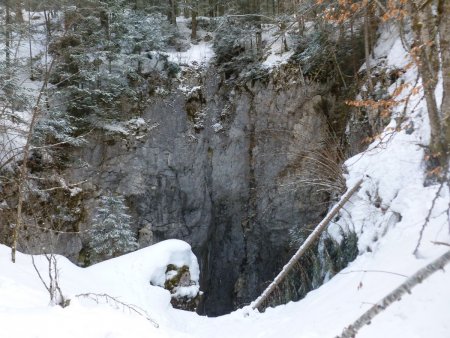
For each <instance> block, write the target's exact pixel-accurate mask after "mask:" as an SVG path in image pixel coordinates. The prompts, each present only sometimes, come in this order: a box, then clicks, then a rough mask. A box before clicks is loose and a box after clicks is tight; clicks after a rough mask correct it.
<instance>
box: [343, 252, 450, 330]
mask: <svg viewBox="0 0 450 338" xmlns="http://www.w3.org/2000/svg"><path fill="white" fill-rule="evenodd" d="M449 262H450V251H447V252H446V253H445V254H443V255H442V256H440V257H439V258H437V259H436V260H434V261H433V262H431V263H430V264H428V265H426V266H425V267H423V268H422V269H420V270H419V271H417V272H416V273H415V274H414V275H412V276H411V277H409V278H408V279H407V280H406V281H405V282H404V283H402V284H401V285H400V286H399V287H397V288H396V289H395V290H393V291H392V292H391V293H389V294H388V295H387V296H385V297H384V298H383V299H382V300H380V301H379V302H378V303H376V304H375V305H374V306H372V307H371V308H370V309H369V310H367V311H366V312H365V313H364V314H363V315H362V316H361V317H359V318H358V319H357V320H356V321H355V322H354V323H353V324H351V325H350V326H348V327H346V328H345V329H344V331H343V332H342V334H341V335H340V336H337V337H336V338H353V337H355V336H356V334H357V333H358V331H359V330H360V329H361V328H362V327H364V326H365V325H367V324H370V321H371V320H372V319H373V318H374V317H375V316H376V315H378V314H379V313H380V312H382V311H384V310H385V309H386V308H387V307H388V306H390V305H391V304H392V303H394V302H395V301H398V300H400V299H401V297H402V296H403V295H405V294H406V293H411V289H412V288H413V287H415V286H416V285H417V284H419V283H421V282H422V281H424V280H425V279H427V278H428V277H430V276H431V275H432V274H433V273H435V272H436V271H438V270H442V269H443V268H444V266H445V265H446V264H448V263H449Z"/></svg>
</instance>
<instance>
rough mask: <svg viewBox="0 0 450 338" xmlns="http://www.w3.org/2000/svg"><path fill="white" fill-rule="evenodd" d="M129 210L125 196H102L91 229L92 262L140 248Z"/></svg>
mask: <svg viewBox="0 0 450 338" xmlns="http://www.w3.org/2000/svg"><path fill="white" fill-rule="evenodd" d="M127 210H128V208H127V207H126V206H125V199H124V197H123V196H120V195H118V196H114V195H112V194H111V193H109V194H107V195H105V196H101V197H100V204H99V207H98V208H97V211H96V213H95V216H94V224H93V225H92V228H91V230H90V231H89V233H90V237H91V238H90V242H89V245H90V247H91V252H92V253H91V260H92V262H99V261H101V260H104V259H109V258H113V257H117V256H120V255H123V254H125V253H127V252H131V251H133V250H136V249H137V248H138V244H137V241H136V236H135V234H134V233H133V231H132V230H131V216H130V215H128V213H127Z"/></svg>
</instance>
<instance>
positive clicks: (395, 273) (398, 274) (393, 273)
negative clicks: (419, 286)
mask: <svg viewBox="0 0 450 338" xmlns="http://www.w3.org/2000/svg"><path fill="white" fill-rule="evenodd" d="M357 272H377V273H388V274H391V275H396V276H400V277H405V278H408V276H406V275H403V274H401V273H397V272H392V271H384V270H352V271H346V272H339V273H338V275H348V274H351V273H357Z"/></svg>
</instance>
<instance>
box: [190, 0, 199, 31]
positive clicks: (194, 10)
mask: <svg viewBox="0 0 450 338" xmlns="http://www.w3.org/2000/svg"><path fill="white" fill-rule="evenodd" d="M197 15H198V4H197V3H196V1H193V3H192V9H191V18H192V30H191V40H197V26H198V21H197Z"/></svg>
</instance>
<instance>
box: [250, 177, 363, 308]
mask: <svg viewBox="0 0 450 338" xmlns="http://www.w3.org/2000/svg"><path fill="white" fill-rule="evenodd" d="M362 182H363V180H362V179H360V180H359V181H358V182H356V184H355V185H354V186H353V188H351V189H350V190H348V191H347V192H346V193H345V194H344V195H343V196H342V198H341V200H340V201H339V203H338V204H336V205H335V206H334V207H333V209H331V211H330V212H329V213H328V214H327V216H326V217H325V218H324V219H323V221H322V222H320V223H319V225H317V226H316V228H315V229H314V231H313V232H312V233H311V234H310V235H309V236H308V238H307V239H306V240H305V241H304V242H303V244H302V245H301V246H300V248H299V249H298V250H297V252H296V253H295V255H294V256H292V258H291V259H290V260H289V262H288V263H287V264H286V265H285V266H284V267H283V269H282V270H281V272H280V273H279V274H278V276H276V277H275V279H274V280H273V282H272V283H271V284H270V285H269V286H268V287H267V288H266V289H265V290H264V292H263V293H262V294H261V296H259V297H258V299H256V300H255V302H254V303H253V304H252V309H259V308H261V307H262V305H263V304H264V302H265V301H266V300H267V299H268V298H269V296H270V295H271V294H272V292H273V291H274V290H275V289H276V287H277V286H278V285H280V283H281V282H282V281H283V280H284V279H285V278H286V276H287V275H288V273H289V271H291V270H292V268H293V267H294V265H295V263H296V262H298V260H299V259H300V258H301V257H302V256H303V255H304V254H305V252H307V250H308V249H309V248H310V246H311V245H312V244H313V243H314V242H315V241H316V240H317V239H318V238H319V237H320V234H321V233H322V232H323V230H325V228H326V227H327V225H328V224H329V223H330V222H331V220H332V219H333V218H334V216H336V215H337V213H338V212H339V210H341V208H342V207H343V206H344V205H345V204H346V203H347V202H348V200H349V199H350V197H352V195H353V194H354V193H355V192H356V191H358V189H359V187H360V186H361V184H362Z"/></svg>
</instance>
